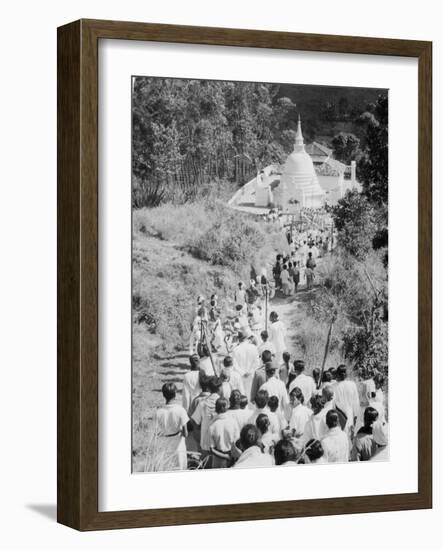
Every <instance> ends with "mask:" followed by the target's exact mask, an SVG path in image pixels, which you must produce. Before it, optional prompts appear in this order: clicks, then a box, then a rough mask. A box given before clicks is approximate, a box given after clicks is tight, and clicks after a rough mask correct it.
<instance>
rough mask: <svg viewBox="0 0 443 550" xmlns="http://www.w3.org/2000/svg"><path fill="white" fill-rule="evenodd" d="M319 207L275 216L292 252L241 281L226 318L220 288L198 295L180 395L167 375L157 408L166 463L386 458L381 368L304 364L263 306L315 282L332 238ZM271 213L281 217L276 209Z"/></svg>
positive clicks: (261, 463) (288, 462)
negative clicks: (291, 219)
mask: <svg viewBox="0 0 443 550" xmlns="http://www.w3.org/2000/svg"><path fill="white" fill-rule="evenodd" d="M314 214H315V215H316V216H317V214H318V213H314ZM314 214H313V213H312V212H304V217H305V219H310V218H309V216H311V217H312V215H314ZM320 214H321V216H320V218H319V219H317V218H316V219H315V220H311V222H312V223H311V224H310V225H309V226H308V227H309V229H307V228H304V227H302V226H299V227H298V228H296V227H295V226H294V224H292V223H291V224H287V225H286V226H285V225H284V224H282V231H283V232H284V234H285V235H286V239H287V242H288V249H289V252H285V253H281V254H277V256H276V259H275V262H274V265H273V266H272V274H271V273H270V275H269V276H268V274H267V270H266V269H262V270H261V272H260V273H259V274H256V273H254V274H252V276H251V280H250V283H249V285H248V286H246V285H245V284H244V283H243V282H239V283H238V287H237V289H236V291H235V295H234V296H233V301H232V313H231V314H229V315H226V318H225V319H224V320H222V315H221V311H222V308H221V307H219V303H218V302H219V300H218V296H217V295H215V294H213V295H212V296H211V297H210V299H209V300H206V299H205V298H204V297H203V296H199V297H198V298H197V303H196V306H195V310H194V313H193V318H194V320H193V323H192V328H191V337H190V342H189V363H190V370H189V371H188V372H186V374H185V375H184V378H183V387H182V391H181V400H180V397H179V395H178V388H177V386H176V385H175V383H174V382H167V383H165V384H164V385H163V387H162V394H163V397H164V399H165V404H164V406H163V407H161V408H159V409H157V411H156V415H155V430H156V433H157V435H158V436H159V438H160V439H161V440H162V442H163V447H164V449H163V452H164V453H165V456H168V461H167V468H165V469H174V468H175V469H187V468H195V467H199V468H230V467H233V468H249V467H255V466H271V465H277V466H285V465H287V466H289V465H294V464H308V463H312V464H317V463H331V462H340V463H343V462H348V461H367V460H383V459H385V458H386V455H387V453H388V437H389V435H388V423H387V408H386V402H385V395H384V392H383V388H384V386H385V380H384V378H383V376H382V375H380V374H379V373H376V374H374V376H373V377H372V378H369V379H367V376H366V377H365V379H362V380H358V381H356V380H355V379H353V378H352V377H351V376H350V374H351V373H350V372H349V371H348V368H347V367H346V366H345V365H343V364H341V365H338V366H337V367H336V368H328V369H326V370H325V369H323V370H321V369H320V368H314V369H313V370H312V372H310V373H308V372H306V370H305V363H304V361H303V360H301V359H299V358H292V357H291V355H290V353H289V352H288V343H287V330H286V327H285V324H284V323H283V321H282V320H281V319H279V315H278V313H277V311H275V310H273V311H270V313H268V309H269V306H270V301H271V300H272V299H273V298H274V296H275V295H276V293H280V294H281V295H283V296H291V295H293V294H295V293H296V292H298V291H299V288H300V286H302V285H303V287H304V288H305V289H306V290H307V291H311V290H312V289H313V285H314V281H315V277H316V267H317V262H318V261H321V257H322V256H324V255H325V254H326V253H328V252H330V251H331V250H332V249H333V248H334V246H335V241H336V238H335V234H334V233H333V231H332V230H331V229H330V228H329V229H327V228H324V227H322V226H324V223H319V222H321V221H322V220H323V221H324V215H325V213H321V212H320ZM320 214H319V215H320ZM269 216H270V217H272V221H276V220H277V221H278V220H279V219H280V218H281V216H280V214H279V213H278V212H272V211H271V212H270V213H269ZM317 217H318V216H317ZM274 218H275V219H274ZM319 227H320V228H319ZM274 309H275V308H274Z"/></svg>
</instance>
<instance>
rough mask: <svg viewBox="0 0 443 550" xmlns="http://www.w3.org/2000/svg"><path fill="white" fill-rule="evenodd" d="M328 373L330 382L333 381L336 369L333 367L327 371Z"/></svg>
mask: <svg viewBox="0 0 443 550" xmlns="http://www.w3.org/2000/svg"><path fill="white" fill-rule="evenodd" d="M328 372H330V373H331V376H332V380H334V379H335V377H336V376H337V369H335V368H334V367H331V368H330V369H328Z"/></svg>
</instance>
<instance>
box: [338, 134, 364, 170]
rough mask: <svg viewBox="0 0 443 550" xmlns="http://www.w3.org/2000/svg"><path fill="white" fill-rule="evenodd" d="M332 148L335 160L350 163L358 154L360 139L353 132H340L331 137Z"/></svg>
mask: <svg viewBox="0 0 443 550" xmlns="http://www.w3.org/2000/svg"><path fill="white" fill-rule="evenodd" d="M332 148H333V150H334V157H335V158H336V159H337V160H339V161H341V162H344V163H345V164H350V163H351V160H356V159H357V158H358V156H359V154H360V140H359V139H358V137H357V136H355V135H354V134H350V133H347V132H340V133H339V134H336V135H335V136H334V137H333V139H332Z"/></svg>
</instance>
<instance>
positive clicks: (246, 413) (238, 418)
mask: <svg viewBox="0 0 443 550" xmlns="http://www.w3.org/2000/svg"><path fill="white" fill-rule="evenodd" d="M241 404H242V394H241V393H240V392H239V390H232V392H231V396H230V397H229V409H228V410H227V412H226V414H227V415H229V416H231V417H232V418H233V419H234V420H235V422H237V426H238V429H239V431H240V430H241V429H242V428H243V426H245V425H246V424H247V423H248V422H249V418H250V416H251V409H248V408H246V407H245V408H242V407H241Z"/></svg>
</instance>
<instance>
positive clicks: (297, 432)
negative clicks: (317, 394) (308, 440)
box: [289, 387, 312, 438]
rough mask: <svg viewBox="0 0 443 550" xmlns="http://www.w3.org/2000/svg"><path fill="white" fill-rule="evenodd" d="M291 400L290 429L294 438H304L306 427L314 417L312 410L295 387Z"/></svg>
mask: <svg viewBox="0 0 443 550" xmlns="http://www.w3.org/2000/svg"><path fill="white" fill-rule="evenodd" d="M289 399H290V402H291V407H292V413H291V417H290V419H289V429H290V430H291V432H292V436H293V437H296V438H300V437H302V436H303V433H304V431H305V426H306V424H307V422H308V420H309V419H310V417H311V416H312V409H309V408H308V407H306V405H305V404H304V401H305V398H304V396H303V392H302V391H301V389H300V388H297V387H295V388H294V389H293V390H292V391H291V393H290V394H289Z"/></svg>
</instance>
